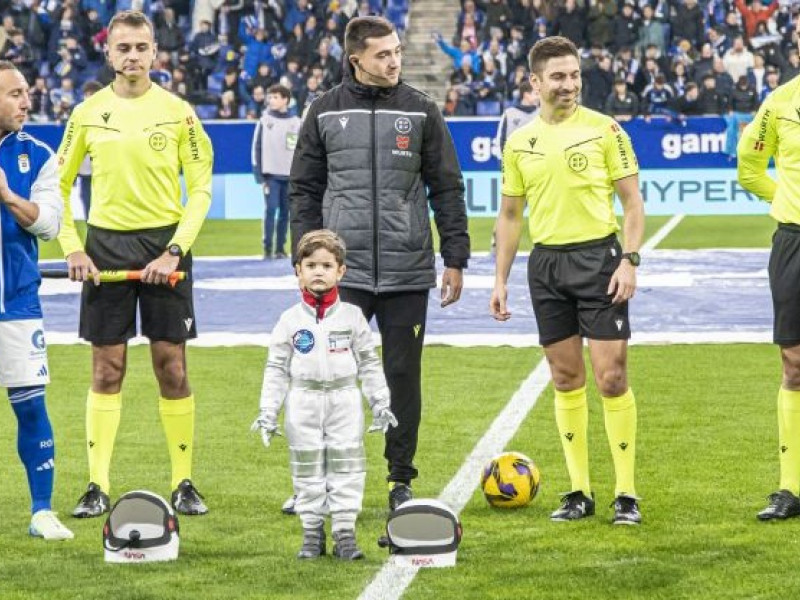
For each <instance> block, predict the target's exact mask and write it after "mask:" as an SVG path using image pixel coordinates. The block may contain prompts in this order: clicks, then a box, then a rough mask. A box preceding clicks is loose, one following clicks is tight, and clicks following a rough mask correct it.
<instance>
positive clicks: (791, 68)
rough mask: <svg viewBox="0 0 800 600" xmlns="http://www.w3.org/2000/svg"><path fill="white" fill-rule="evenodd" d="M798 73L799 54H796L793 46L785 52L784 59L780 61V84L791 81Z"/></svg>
mask: <svg viewBox="0 0 800 600" xmlns="http://www.w3.org/2000/svg"><path fill="white" fill-rule="evenodd" d="M798 75H800V54H798V51H797V48H793V49H792V50H790V51H789V52H788V53H787V55H786V59H785V61H784V62H783V63H781V84H784V83H786V82H788V81H791V80H792V79H794V78H795V77H797V76H798Z"/></svg>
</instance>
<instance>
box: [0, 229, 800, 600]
mask: <svg viewBox="0 0 800 600" xmlns="http://www.w3.org/2000/svg"><path fill="white" fill-rule="evenodd" d="M666 221H667V219H666V218H649V219H648V234H649V235H653V234H654V233H655V232H656V231H658V230H659V229H660V228H661V227H662V226H663V225H664V224H665V223H666ZM491 225H492V222H491V220H488V219H487V220H475V221H474V222H472V223H471V231H472V233H473V240H474V249H475V250H476V251H485V250H488V243H489V239H490V232H491ZM259 227H260V226H259V224H258V223H250V222H240V223H233V224H223V223H219V222H213V221H211V222H208V223H207V225H206V228H205V229H204V232H203V234H202V235H201V238H200V241H199V242H198V245H197V247H196V250H197V254H198V255H203V254H206V255H207V254H217V255H228V256H235V255H255V254H257V253H258V249H259V242H258V239H259V235H260V232H259ZM772 229H773V225H772V223H771V222H770V220H769V219H768V218H766V217H725V218H723V217H694V218H689V217H687V218H686V219H684V220H682V221H681V222H680V223H679V224H678V225H677V226H676V228H675V229H674V230H672V231H671V232H670V233H669V235H667V236H666V238H665V239H663V241H662V242H661V243H660V244H659V245H658V248H668V249H677V250H680V249H704V248H762V249H763V248H766V247H768V244H769V239H770V235H771V231H772ZM43 255H44V256H52V257H55V256H57V254H56V253H55V252H54V251H53V249H52V248H49V247H48V248H45V249H44V251H43ZM765 265H766V254H764V266H765ZM518 268H519V267H518V266H517V267H515V269H518ZM466 277H469V272H467V274H466ZM485 303H488V292H487V293H486V299H485ZM486 318H487V319H488V318H489V317H488V315H487V317H486ZM201 326H202V323H201ZM633 326H634V329H635V327H636V323H635V322H634V323H633ZM511 327H512V328H514V327H515V326H514V319H513V318H512V321H511ZM517 327H519V324H517ZM49 351H50V363H51V372H52V374H53V375H52V377H53V382H52V384H51V386H50V387H49V388H48V406H49V411H50V414H51V417H52V420H53V425H54V430H55V433H56V441H57V479H56V493H55V498H54V508H55V510H58V511H60V512H61V515H62V516H64V517H65V522H66V524H67V525H68V526H69V527H71V528H72V529H73V531H74V532H75V534H76V539H75V540H72V541H70V542H64V543H44V542H42V541H41V540H34V539H31V538H28V537H27V535H26V528H27V523H28V518H29V515H28V514H27V511H26V510H25V507H26V506H27V503H28V498H27V489H26V488H27V486H26V485H25V483H24V473H23V470H22V468H21V466H20V465H19V462H18V460H17V458H16V442H15V432H16V427H15V424H14V419H13V416H12V414H11V410H10V408H9V409H6V410H5V415H4V416H3V417H0V419H2V421H0V453H2V455H3V456H4V457H6V459H5V460H4V461H3V465H4V466H3V467H0V480H1V481H2V482H3V485H2V486H0V506H2V507H3V513H2V514H3V516H2V517H0V599H2V600H6V599H17V598H25V599H28V598H31V599H39V598H48V599H50V598H53V599H61V598H64V599H67V598H69V599H73V598H123V599H127V598H131V599H151V598H152V599H154V600H155V599H171V598H181V599H185V598H199V599H202V598H287V599H288V598H291V599H293V600H295V599H297V600H303V599H312V598H337V599H339V598H342V599H349V598H352V599H356V598H358V597H359V595H360V594H361V593H362V592H363V591H364V589H365V588H366V587H367V586H368V584H369V582H370V581H371V580H372V579H373V578H374V577H375V575H376V574H377V573H378V572H379V571H380V570H381V568H382V566H383V565H384V563H385V562H386V559H387V557H388V554H387V552H386V551H385V550H382V549H379V548H378V547H377V545H376V544H375V541H376V540H377V538H378V536H379V535H380V534H381V532H382V528H383V526H384V525H385V519H386V486H385V483H384V482H383V476H384V462H383V459H382V456H381V453H382V446H383V444H382V439H381V438H380V436H375V435H370V436H368V437H367V439H366V442H367V451H368V465H369V467H368V468H369V471H368V479H367V490H366V495H365V498H364V511H363V512H362V514H361V516H360V518H359V528H358V537H359V541H360V543H361V546H362V549H363V550H365V553H366V559H365V560H363V561H360V562H357V563H352V564H345V563H341V562H339V561H336V560H334V559H332V558H331V557H325V558H324V559H321V560H317V561H310V562H301V561H298V560H296V559H295V557H294V555H295V553H296V551H297V549H298V548H299V544H300V537H301V530H300V525H299V522H298V520H297V519H295V518H290V517H285V516H283V515H281V514H280V512H279V507H280V504H281V503H282V502H283V500H284V499H285V498H286V496H287V494H288V493H289V491H290V487H291V482H290V477H289V473H288V456H287V454H288V452H287V447H286V442H285V440H283V439H278V440H277V442H276V443H275V444H273V446H272V447H271V448H270V449H268V450H265V449H264V448H263V447H262V445H261V443H260V440H259V439H257V438H256V437H255V436H252V435H250V434H249V432H248V429H249V424H250V422H251V421H252V419H253V418H254V417H255V415H256V413H257V406H258V397H259V392H260V386H261V376H262V371H263V365H264V359H265V356H266V350H265V349H264V348H261V347H255V346H238V347H233V348H204V347H190V348H189V373H190V377H191V380H192V385H193V388H194V391H195V394H196V396H197V404H198V413H197V425H196V428H197V433H196V449H195V469H194V478H195V481H196V482H197V485H198V487H199V488H200V490H201V491H202V492H203V493H204V494H205V495H206V499H207V502H208V504H209V507H210V509H211V511H212V512H211V513H210V514H209V515H208V516H206V517H195V518H188V517H184V518H182V519H181V521H180V523H181V556H180V558H179V560H178V561H177V562H175V563H164V564H157V565H135V566H134V565H131V566H128V565H116V566H109V565H106V564H105V563H104V562H103V557H102V543H101V528H102V520H100V519H94V520H85V521H84V520H74V519H71V518H69V517H66V515H67V514H68V513H69V511H70V510H71V509H72V507H73V505H74V503H75V502H76V501H77V499H78V497H79V496H80V494H81V493H82V492H83V489H84V487H85V484H86V457H85V449H84V443H85V442H84V431H83V429H84V407H85V397H86V389H87V388H88V385H89V360H90V356H89V348H88V347H87V346H85V345H63V346H62V345H56V346H51V347H50V350H49ZM541 359H542V353H541V351H540V349H538V348H536V347H530V348H511V347H503V346H501V347H486V346H475V347H448V346H438V345H432V346H429V347H427V348H426V350H425V355H424V361H423V367H424V375H423V392H424V405H423V425H422V429H421V432H420V436H421V437H420V447H419V451H418V454H417V463H418V466H419V469H420V473H421V476H420V479H419V480H418V481H416V482H415V485H414V490H415V494H416V495H417V496H418V497H434V498H435V497H437V496H439V494H441V493H442V490H443V489H445V486H446V485H447V484H448V482H449V481H450V480H451V479H452V478H453V477H454V475H455V474H456V473H457V472H458V470H459V468H460V467H461V465H462V463H463V462H464V460H465V458H466V457H467V456H468V455H469V454H470V452H471V451H472V449H473V448H474V447H475V445H476V444H477V443H478V442H479V440H480V439H481V438H482V436H483V435H484V433H485V432H486V431H487V430H488V429H489V427H490V425H491V424H492V422H493V421H494V419H495V417H496V416H497V415H498V414H499V413H500V412H501V410H502V409H503V407H504V406H505V405H506V404H507V403H508V402H509V400H510V399H511V398H512V397H513V396H514V394H515V392H517V390H518V389H519V388H520V386H521V385H522V384H523V382H524V381H525V380H526V378H527V377H528V375H529V374H530V373H531V371H532V370H533V369H534V368H535V367H536V366H537V364H538V363H539V362H540V361H541ZM128 373H129V374H128V377H127V380H126V382H125V387H124V392H123V398H124V400H123V415H122V422H121V425H120V430H119V435H118V438H117V444H116V449H115V454H114V461H113V464H112V486H113V489H112V498H115V497H117V496H118V495H119V494H120V493H123V492H125V491H128V490H130V489H137V488H144V489H150V490H152V491H155V492H157V493H160V494H162V495H164V496H167V495H168V493H169V459H168V456H167V450H166V445H165V442H164V436H163V433H162V429H161V425H160V421H159V417H158V410H157V398H158V392H157V388H156V385H155V382H154V380H153V377H152V374H151V370H150V361H149V356H148V353H147V349H146V348H145V347H142V346H137V347H133V348H131V355H130V361H129V370H128ZM779 378H780V366H779V360H778V352H777V350H776V348H775V347H773V346H771V345H769V344H705V345H700V344H696V345H678V344H673V345H637V346H633V347H632V348H631V350H630V380H631V385H632V387H633V389H634V391H635V393H636V396H637V400H638V410H639V434H638V465H637V467H638V468H637V487H638V492H639V494H640V495H641V496H642V497H643V500H642V502H641V506H642V513H643V518H644V524H643V525H642V526H641V527H639V528H630V527H612V526H611V525H610V518H611V515H612V509H611V508H610V507H609V504H610V503H611V502H612V500H613V497H612V496H613V468H612V465H611V458H610V452H609V450H608V446H607V442H606V437H605V432H604V429H603V414H602V408H601V405H600V399H599V398H598V396H597V394H596V392H595V390H594V387H593V386H592V385H590V386H589V390H590V394H589V398H590V461H591V470H592V480H593V487H594V490H595V493H596V498H597V515H596V516H595V517H593V518H591V519H587V520H586V521H584V522H578V523H551V522H550V521H549V519H548V516H549V513H550V512H551V511H552V510H553V509H554V508H555V507H556V506H557V505H558V504H559V497H560V493H561V492H565V491H568V490H569V481H568V477H567V473H566V468H565V466H564V460H563V456H562V454H561V448H560V442H559V440H558V435H557V431H556V426H555V423H554V416H553V409H552V388H551V387H548V388H546V389H545V391H544V392H543V393H542V394H541V396H540V397H539V398H538V400H537V402H536V404H535V405H534V407H533V409H532V410H531V412H530V413H529V415H528V416H527V417H526V418H525V419H524V420H523V421H522V422H521V423H520V424H519V429H518V430H517V431H516V433H515V434H514V435H513V437H512V440H511V442H510V443H508V445H507V446H506V449H508V450H517V451H520V452H524V453H526V454H528V455H529V456H531V457H532V458H533V459H534V461H535V462H536V463H537V465H538V466H539V468H540V470H541V474H542V486H541V489H540V491H539V495H538V496H537V498H536V499H535V500H534V501H533V503H532V504H531V505H530V506H528V507H527V508H524V509H520V510H512V511H502V510H496V509H490V508H489V506H488V505H487V504H486V502H485V501H484V499H483V497H482V496H481V494H480V492H479V490H478V489H477V482H478V478H479V475H480V473H479V470H476V472H475V473H474V482H475V485H476V488H475V492H474V493H473V494H472V497H471V499H470V500H469V502H468V503H467V504H466V506H465V507H464V509H463V511H462V512H461V519H462V523H463V527H464V539H463V542H462V544H461V547H460V549H459V553H458V565H457V567H456V568H454V569H430V570H425V569H423V570H420V572H419V573H418V574H417V575H416V577H415V578H414V579H413V581H411V582H410V584H409V586H408V588H407V589H406V590H405V593H404V594H403V597H404V598H409V599H427V598H431V599H433V598H435V599H437V600H449V599H461V598H475V599H481V598H498V599H500V598H503V599H505V598H512V597H518V598H529V597H530V598H548V599H549V598H554V599H558V598H578V597H585V598H601V599H606V598H608V599H612V598H613V599H624V598H664V599H667V598H669V599H672V598H698V599H699V598H702V599H704V600H707V599H716V598H731V599H733V598H737V599H738V598H764V599H769V598H790V597H794V594H796V593H800V575H797V574H796V573H797V567H796V565H797V556H798V551H800V520H797V519H796V520H793V521H790V522H785V523H779V524H773V523H767V524H763V523H759V522H757V521H756V519H755V513H756V512H757V511H758V510H760V509H761V508H762V507H763V506H764V505H765V496H766V495H767V494H768V493H769V492H772V491H774V490H775V488H776V486H777V471H778V465H777V462H778V461H777V451H778V448H777V445H778V444H777V427H776V411H775V404H776V393H777V389H778V384H779Z"/></svg>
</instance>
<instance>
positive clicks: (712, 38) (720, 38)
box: [701, 27, 736, 57]
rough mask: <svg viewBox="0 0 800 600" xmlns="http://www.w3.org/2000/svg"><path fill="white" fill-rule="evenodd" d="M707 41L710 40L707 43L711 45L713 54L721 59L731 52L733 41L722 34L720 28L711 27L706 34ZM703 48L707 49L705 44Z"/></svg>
mask: <svg viewBox="0 0 800 600" xmlns="http://www.w3.org/2000/svg"><path fill="white" fill-rule="evenodd" d="M734 37H736V36H734ZM706 39H707V40H708V42H707V43H708V44H709V45H710V48H711V50H712V52H713V53H714V54H716V55H717V56H719V57H723V56H725V53H726V52H727V51H728V50H730V47H731V40H729V39H728V38H727V37H726V36H725V35H724V34H723V33H722V32H721V30H720V28H719V27H709V29H708V31H707V32H706ZM703 47H705V44H703ZM701 51H702V48H701Z"/></svg>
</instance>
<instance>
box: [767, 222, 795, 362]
mask: <svg viewBox="0 0 800 600" xmlns="http://www.w3.org/2000/svg"><path fill="white" fill-rule="evenodd" d="M769 289H770V291H771V292H772V307H773V310H774V312H775V322H774V324H773V328H772V339H773V340H774V342H775V343H776V344H778V345H779V346H783V347H786V348H789V347H791V346H797V345H798V344H800V226H799V225H795V224H792V223H779V224H778V229H776V230H775V233H774V234H773V236H772V252H770V255H769Z"/></svg>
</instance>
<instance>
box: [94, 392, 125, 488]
mask: <svg viewBox="0 0 800 600" xmlns="http://www.w3.org/2000/svg"><path fill="white" fill-rule="evenodd" d="M121 411H122V394H98V393H97V392H93V391H92V390H91V389H90V390H89V394H88V395H87V396H86V444H87V450H88V453H89V480H90V481H93V482H94V483H96V484H97V485H99V486H100V489H102V490H103V491H104V492H105V493H106V494H108V493H109V491H110V489H111V484H110V483H109V476H108V472H109V468H110V467H111V455H112V454H113V453H114V440H115V439H116V438H117V428H118V427H119V417H120V413H121Z"/></svg>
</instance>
